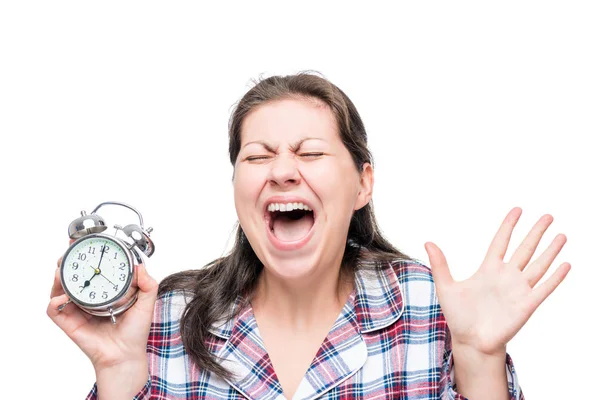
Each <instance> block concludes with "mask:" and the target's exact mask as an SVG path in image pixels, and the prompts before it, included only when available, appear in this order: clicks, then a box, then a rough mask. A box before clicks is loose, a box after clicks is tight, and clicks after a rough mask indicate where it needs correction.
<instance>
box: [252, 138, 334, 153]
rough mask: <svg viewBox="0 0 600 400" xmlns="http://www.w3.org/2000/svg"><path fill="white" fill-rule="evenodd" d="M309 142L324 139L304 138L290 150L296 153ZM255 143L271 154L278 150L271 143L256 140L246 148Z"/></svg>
mask: <svg viewBox="0 0 600 400" xmlns="http://www.w3.org/2000/svg"><path fill="white" fill-rule="evenodd" d="M307 140H321V141H323V139H321V138H316V137H304V138H302V139H300V140H298V141H297V142H296V143H293V144H292V145H291V146H290V149H292V150H293V151H296V150H298V149H299V148H300V146H302V143H304V142H305V141H307ZM253 143H254V144H260V145H262V146H263V147H264V148H265V149H266V150H267V151H269V152H271V153H275V150H276V149H275V148H274V147H273V146H271V145H270V144H269V143H267V142H265V141H264V140H254V141H252V142H248V143H246V144H245V145H244V147H246V146H248V145H251V144H253ZM244 147H242V148H244Z"/></svg>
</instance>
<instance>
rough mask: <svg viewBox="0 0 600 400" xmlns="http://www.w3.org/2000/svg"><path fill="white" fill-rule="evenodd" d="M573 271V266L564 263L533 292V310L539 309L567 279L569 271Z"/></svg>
mask: <svg viewBox="0 0 600 400" xmlns="http://www.w3.org/2000/svg"><path fill="white" fill-rule="evenodd" d="M570 270H571V264H569V263H563V264H561V265H560V267H558V268H557V269H556V271H554V273H553V274H552V275H551V276H550V277H549V278H548V279H546V281H545V282H544V283H542V284H541V285H540V286H539V287H537V288H535V289H534V290H533V306H534V307H533V309H534V310H535V309H536V308H538V307H539V305H540V304H542V303H543V302H544V300H546V298H548V296H550V294H551V293H552V292H554V289H556V288H557V287H558V285H560V283H561V282H562V281H563V280H564V279H565V277H566V276H567V274H568V273H569V271H570Z"/></svg>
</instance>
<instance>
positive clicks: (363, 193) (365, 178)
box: [354, 163, 373, 210]
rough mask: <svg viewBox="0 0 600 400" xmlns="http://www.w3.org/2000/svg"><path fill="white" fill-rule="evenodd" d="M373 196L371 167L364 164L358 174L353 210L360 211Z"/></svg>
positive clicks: (368, 164)
mask: <svg viewBox="0 0 600 400" xmlns="http://www.w3.org/2000/svg"><path fill="white" fill-rule="evenodd" d="M372 195H373V167H372V166H371V164H370V163H364V164H363V168H362V172H361V173H360V186H359V190H358V194H357V196H356V202H355V203H354V209H355V210H360V209H361V208H363V207H364V206H366V205H367V204H369V201H371V196H372Z"/></svg>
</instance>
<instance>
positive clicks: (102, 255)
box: [96, 245, 106, 274]
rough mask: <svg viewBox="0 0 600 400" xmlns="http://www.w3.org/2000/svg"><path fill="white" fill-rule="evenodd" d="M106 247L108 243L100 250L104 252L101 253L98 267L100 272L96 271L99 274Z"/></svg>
mask: <svg viewBox="0 0 600 400" xmlns="http://www.w3.org/2000/svg"><path fill="white" fill-rule="evenodd" d="M105 248H106V245H104V246H102V247H100V251H101V252H102V254H101V255H100V262H99V263H98V268H96V269H97V270H98V272H96V273H97V274H99V273H100V264H102V257H104V249H105Z"/></svg>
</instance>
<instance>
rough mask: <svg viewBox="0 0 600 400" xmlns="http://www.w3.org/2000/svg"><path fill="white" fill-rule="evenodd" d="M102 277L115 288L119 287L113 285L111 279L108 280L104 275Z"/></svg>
mask: <svg viewBox="0 0 600 400" xmlns="http://www.w3.org/2000/svg"><path fill="white" fill-rule="evenodd" d="M100 275H102V277H103V278H104V279H106V280H107V281H108V283H110V284H111V285H113V287H114V286H117V285H115V284H114V283H112V282H111V281H110V279H108V278H107V277H106V276H104V275H103V274H100Z"/></svg>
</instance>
